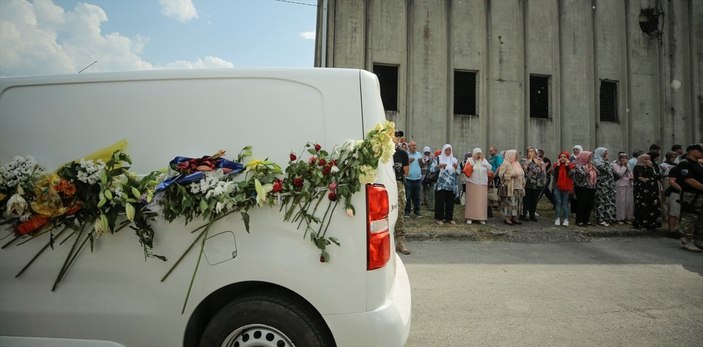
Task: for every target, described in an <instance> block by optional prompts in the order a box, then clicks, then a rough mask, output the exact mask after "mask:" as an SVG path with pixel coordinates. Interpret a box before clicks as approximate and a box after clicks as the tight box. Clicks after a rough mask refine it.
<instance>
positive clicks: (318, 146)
mask: <svg viewBox="0 0 703 347" xmlns="http://www.w3.org/2000/svg"><path fill="white" fill-rule="evenodd" d="M320 149H322V146H320V144H319V143H316V144H315V150H316V151H318V152H319V151H320Z"/></svg>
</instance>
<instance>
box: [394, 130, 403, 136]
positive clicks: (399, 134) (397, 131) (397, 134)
mask: <svg viewBox="0 0 703 347" xmlns="http://www.w3.org/2000/svg"><path fill="white" fill-rule="evenodd" d="M403 136H405V133H404V132H403V131H402V130H396V131H395V137H403Z"/></svg>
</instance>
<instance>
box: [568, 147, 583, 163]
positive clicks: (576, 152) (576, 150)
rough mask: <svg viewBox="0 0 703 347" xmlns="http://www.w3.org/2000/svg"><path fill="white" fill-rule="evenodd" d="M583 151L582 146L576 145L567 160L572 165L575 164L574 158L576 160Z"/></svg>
mask: <svg viewBox="0 0 703 347" xmlns="http://www.w3.org/2000/svg"><path fill="white" fill-rule="evenodd" d="M582 151H583V146H581V145H576V146H574V148H573V153H571V156H569V160H571V162H572V163H576V158H578V156H579V153H581V152H582Z"/></svg>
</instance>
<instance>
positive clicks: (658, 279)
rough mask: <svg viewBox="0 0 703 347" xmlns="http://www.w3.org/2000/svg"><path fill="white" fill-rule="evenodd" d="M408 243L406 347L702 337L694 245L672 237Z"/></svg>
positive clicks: (671, 342)
mask: <svg viewBox="0 0 703 347" xmlns="http://www.w3.org/2000/svg"><path fill="white" fill-rule="evenodd" d="M409 246H410V248H411V249H412V250H413V254H411V255H408V256H403V260H404V262H405V264H406V266H407V269H408V273H409V276H410V283H411V286H412V294H413V324H412V331H411V333H410V337H409V340H408V344H407V346H408V347H415V346H417V347H420V346H422V347H425V346H703V254H694V253H689V252H685V251H682V250H680V249H678V242H677V241H676V240H672V239H666V238H646V237H635V238H603V239H594V240H592V241H590V242H560V243H511V242H499V241H483V242H471V241H458V240H453V241H447V240H445V241H414V242H410V243H409Z"/></svg>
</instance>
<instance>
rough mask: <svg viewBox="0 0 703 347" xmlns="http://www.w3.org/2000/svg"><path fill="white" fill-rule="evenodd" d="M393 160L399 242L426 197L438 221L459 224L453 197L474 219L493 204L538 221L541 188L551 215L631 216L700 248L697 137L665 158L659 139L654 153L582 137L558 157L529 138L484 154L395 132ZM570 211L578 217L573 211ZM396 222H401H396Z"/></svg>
mask: <svg viewBox="0 0 703 347" xmlns="http://www.w3.org/2000/svg"><path fill="white" fill-rule="evenodd" d="M395 135H396V138H395V141H396V153H395V155H394V157H393V158H394V165H395V173H396V179H397V181H398V182H397V183H398V191H399V202H400V203H399V205H400V211H401V212H404V217H402V218H398V222H397V225H396V249H397V250H398V251H399V252H401V253H404V254H410V250H409V249H408V248H407V246H406V245H405V242H404V241H405V232H404V221H403V219H404V218H421V217H422V215H421V205H422V204H424V205H426V206H427V209H429V210H430V211H433V212H434V222H435V223H436V224H438V225H443V224H456V221H454V207H455V205H463V207H464V219H465V221H466V223H467V224H473V223H477V224H485V223H486V222H487V221H488V220H489V218H491V217H493V210H494V209H495V210H496V211H498V212H499V213H500V214H501V216H502V222H503V223H505V224H507V225H516V224H522V223H523V222H529V221H532V222H536V221H538V219H537V217H538V216H539V215H538V213H537V205H538V203H539V201H540V200H541V199H542V198H543V197H544V198H546V199H548V200H549V202H550V203H551V204H552V205H553V206H554V211H555V220H554V225H557V226H564V227H568V226H570V220H573V222H574V224H575V225H576V226H578V227H588V226H592V225H599V226H601V227H610V226H611V225H613V224H631V225H632V227H633V228H635V229H649V230H653V229H657V228H660V227H663V226H664V225H665V229H666V231H667V232H668V233H669V234H670V235H671V236H672V237H676V238H680V240H681V247H682V248H683V249H686V250H689V251H692V252H701V249H703V216H701V211H702V206H703V146H702V145H701V144H692V145H690V146H688V147H687V148H686V151H685V152H684V150H683V147H682V146H681V145H674V146H672V148H671V151H670V152H667V153H666V155H665V156H664V158H663V159H664V160H663V161H661V162H660V159H659V158H660V152H661V148H660V147H659V146H658V145H656V144H655V145H652V146H650V148H649V151H648V152H647V153H644V152H642V151H635V152H633V153H632V155H631V156H630V155H628V154H627V153H625V152H619V153H618V154H617V156H616V157H615V158H612V159H611V157H610V155H609V150H608V149H607V148H605V147H598V148H595V149H594V150H593V151H589V150H584V148H583V147H582V146H580V145H576V146H573V148H572V149H571V151H563V152H561V153H559V154H558V155H557V159H556V162H555V163H552V162H551V160H550V159H549V158H548V157H546V156H545V153H544V151H543V150H541V149H538V148H535V147H528V148H527V149H526V150H525V152H524V155H522V156H521V155H520V154H519V153H518V151H517V150H516V149H508V150H505V151H501V152H499V151H498V149H497V148H496V147H494V146H491V147H489V148H488V153H486V154H484V152H483V150H482V149H481V148H474V149H473V150H472V151H471V152H468V153H466V154H465V155H464V157H463V159H461V160H460V159H457V157H456V156H455V155H454V149H453V148H452V146H451V145H450V144H445V145H444V146H442V149H440V150H436V151H434V152H433V151H432V149H431V148H430V147H424V148H423V149H422V152H419V151H418V150H417V143H415V142H414V141H410V142H406V141H405V140H404V138H403V135H404V134H403V132H402V131H399V132H396V134H395ZM572 217H573V219H572ZM398 225H399V226H398Z"/></svg>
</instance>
